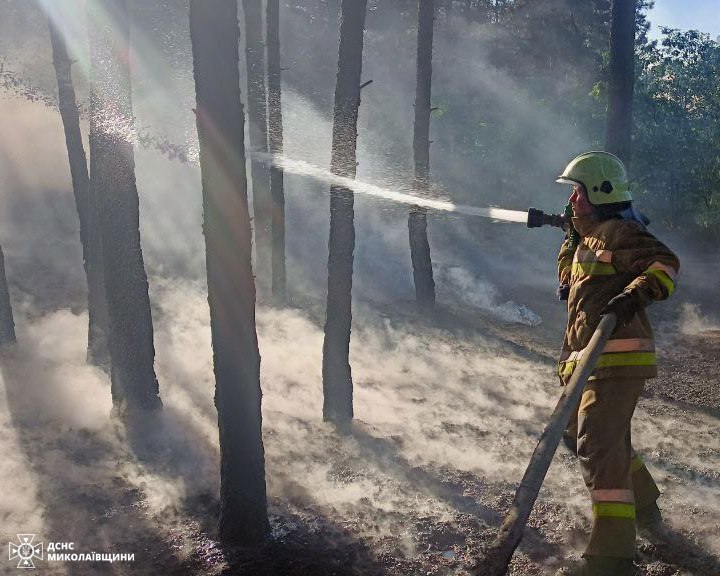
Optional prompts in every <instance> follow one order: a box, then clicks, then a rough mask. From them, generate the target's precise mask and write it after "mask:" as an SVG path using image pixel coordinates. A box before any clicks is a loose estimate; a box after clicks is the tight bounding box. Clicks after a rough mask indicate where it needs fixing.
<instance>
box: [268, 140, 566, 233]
mask: <svg viewBox="0 0 720 576" xmlns="http://www.w3.org/2000/svg"><path fill="white" fill-rule="evenodd" d="M255 155H256V156H258V157H261V159H262V160H263V161H270V162H271V163H272V164H273V165H274V166H277V167H278V168H281V169H282V170H283V171H284V172H286V173H289V174H297V175H299V176H307V177H309V178H313V179H315V180H319V181H321V182H324V183H326V184H330V185H332V186H341V187H343V188H347V189H348V190H352V191H353V192H356V193H358V194H364V195H366V196H373V197H375V198H379V199H381V200H386V201H390V202H397V203H400V204H408V205H411V206H420V207H421V208H427V209H428V210H436V211H439V212H451V213H453V214H464V215H467V216H480V217H483V218H492V219H493V220H503V221H505V222H518V223H525V224H526V225H527V227H528V228H539V227H540V226H555V227H557V228H566V226H567V224H568V223H569V222H570V218H571V217H572V211H571V210H570V211H568V208H567V207H566V209H565V213H564V214H545V212H543V211H542V210H538V209H537V208H530V209H528V211H527V212H523V211H521V210H505V209H503V208H494V207H488V208H478V207H475V206H467V205H464V204H455V203H454V202H450V201H449V200H435V199H432V198H423V197H421V196H416V195H415V194H410V193H408V192H398V191H397V190H390V189H389V188H385V187H383V186H378V185H376V184H369V183H367V182H363V181H361V180H355V179H353V178H346V177H343V176H338V175H337V174H333V173H332V172H330V171H329V170H327V169H325V168H322V167H321V166H317V165H315V164H311V163H310V162H306V161H304V160H294V159H291V158H288V157H287V156H283V155H275V156H271V155H269V154H255Z"/></svg>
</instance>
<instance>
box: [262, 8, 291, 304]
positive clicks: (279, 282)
mask: <svg viewBox="0 0 720 576" xmlns="http://www.w3.org/2000/svg"><path fill="white" fill-rule="evenodd" d="M265 21H266V22H265V24H266V26H267V69H268V130H269V141H270V154H272V155H273V157H274V156H275V155H280V154H282V152H283V119H282V105H281V94H282V90H281V82H280V0H267V11H266V13H265ZM270 196H271V197H272V296H273V301H274V302H275V304H283V303H284V302H285V298H286V282H285V192H284V190H283V171H282V168H280V167H279V166H276V165H275V164H274V163H273V164H272V165H271V166H270Z"/></svg>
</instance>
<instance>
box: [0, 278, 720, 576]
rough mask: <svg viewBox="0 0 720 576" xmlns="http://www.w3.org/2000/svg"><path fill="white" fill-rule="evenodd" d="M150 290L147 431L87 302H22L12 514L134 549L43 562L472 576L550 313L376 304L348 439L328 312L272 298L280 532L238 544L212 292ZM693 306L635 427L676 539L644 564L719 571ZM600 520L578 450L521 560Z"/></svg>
mask: <svg viewBox="0 0 720 576" xmlns="http://www.w3.org/2000/svg"><path fill="white" fill-rule="evenodd" d="M154 285H155V289H154V291H153V296H154V298H153V300H154V302H156V303H158V304H156V306H155V323H156V337H155V339H156V346H157V354H158V356H157V368H158V377H159V380H160V382H161V390H162V394H163V401H164V410H163V413H162V414H161V415H159V416H158V418H157V420H156V421H154V422H148V423H144V424H142V423H139V424H138V425H137V426H136V427H134V428H133V429H132V431H131V430H130V429H126V428H124V427H123V426H121V425H120V424H119V423H117V422H115V421H114V420H113V419H112V418H111V417H110V416H109V413H110V410H111V406H110V395H109V383H108V379H107V377H106V376H105V375H104V374H103V373H102V372H100V371H97V370H96V369H93V368H90V367H88V366H87V365H86V364H85V362H84V358H85V347H84V332H85V329H86V320H87V319H86V316H85V315H84V314H83V313H73V312H72V311H70V310H60V311H55V312H50V313H47V314H43V315H40V316H37V317H32V316H26V315H25V314H23V313H22V312H21V313H20V314H19V317H18V320H17V321H18V327H19V339H20V342H21V343H22V346H21V347H20V348H19V349H18V350H17V351H16V353H15V354H14V355H12V356H11V357H7V358H4V359H3V363H2V383H3V394H2V396H1V398H2V407H1V408H2V410H1V414H2V424H1V428H0V433H1V434H2V441H3V446H4V448H5V451H6V463H5V465H4V466H3V470H2V478H1V482H2V486H3V489H4V493H3V497H2V498H0V503H1V505H2V510H1V513H2V518H3V525H4V526H5V527H6V531H7V532H8V533H13V532H18V533H30V532H32V533H35V534H37V535H38V537H41V538H42V539H44V540H45V542H51V541H66V542H67V541H70V542H74V543H75V547H76V550H82V551H95V552H102V553H106V552H108V553H128V552H131V553H134V554H135V561H134V562H133V563H132V564H130V563H114V564H107V563H84V564H82V563H73V562H68V563H66V564H64V565H63V564H58V563H53V565H50V564H49V563H46V564H45V565H42V564H41V561H36V562H38V567H39V569H38V573H43V574H105V573H106V574H160V573H162V574H198V575H210V574H247V575H251V574H252V575H256V574H268V575H269V574H277V575H281V574H283V575H285V574H287V575H300V574H306V575H311V574H312V575H325V574H327V575H330V574H338V575H340V574H368V575H369V574H387V575H411V574H412V575H416V574H437V575H441V574H443V575H444V574H447V575H450V574H465V573H466V572H467V570H468V568H469V567H470V566H471V564H472V561H473V559H474V556H475V555H476V554H477V553H478V552H479V551H480V549H481V548H482V546H483V545H485V544H487V543H488V542H489V541H490V540H491V539H492V538H493V537H494V535H495V532H496V529H497V527H498V525H499V523H500V521H501V520H502V515H503V514H504V512H505V510H506V508H507V506H508V505H509V502H510V500H511V498H512V495H513V493H514V489H515V487H516V485H517V483H518V481H519V479H520V477H521V475H522V473H523V471H524V468H525V465H526V464H527V462H528V459H529V456H530V453H531V451H532V450H533V448H534V446H535V443H536V441H537V438H538V435H539V433H540V432H541V430H542V428H543V426H544V424H545V422H546V421H547V418H548V416H549V414H550V411H551V410H552V407H553V406H554V403H555V400H556V398H557V395H558V387H557V383H556V380H555V378H554V376H553V355H554V342H552V339H551V337H550V336H551V332H552V330H550V328H549V327H543V325H541V326H540V327H528V326H520V325H517V324H515V325H513V324H510V323H507V322H504V321H502V320H498V319H497V317H496V315H494V314H491V313H488V312H483V311H480V310H477V309H474V310H472V311H471V310H469V309H457V310H448V309H445V310H443V311H440V313H439V314H438V315H437V316H436V317H435V318H434V319H432V320H428V319H426V318H418V317H417V316H416V315H415V313H414V312H413V311H412V307H411V306H410V305H409V304H408V305H402V304H398V305H395V306H392V307H388V306H386V307H384V308H383V309H377V308H370V307H360V310H359V311H357V312H356V317H357V325H358V327H357V328H356V329H355V331H354V333H353V342H352V348H351V358H352V361H353V369H354V380H355V410H356V420H355V422H354V424H353V426H352V429H351V430H349V431H345V432H343V433H341V432H338V431H337V430H335V429H334V427H333V426H331V425H330V424H327V423H323V422H322V420H321V407H322V395H321V374H320V366H321V350H322V329H321V327H320V325H319V322H318V317H317V315H315V314H313V313H312V312H308V311H303V310H297V309H295V310H292V309H290V310H284V311H279V310H272V309H264V308H261V309H260V310H259V313H258V331H259V337H260V346H261V352H262V355H263V360H262V366H263V391H264V404H263V417H264V442H265V450H266V459H267V484H268V494H269V499H270V511H271V525H272V538H271V541H270V542H269V544H268V545H267V547H265V548H261V549H252V550H227V549H225V550H223V549H222V548H221V547H220V546H219V544H218V543H217V541H216V539H215V538H216V531H215V522H216V519H217V507H218V502H217V493H218V460H219V453H218V447H217V431H216V414H215V410H214V406H213V380H212V370H211V363H210V362H211V361H210V358H211V353H210V352H211V351H210V334H209V325H208V320H207V310H206V301H205V295H204V293H203V290H202V289H201V287H200V286H197V285H193V284H190V283H179V282H166V281H165V282H164V281H156V282H155V283H154ZM178 311H182V312H181V313H179V312H178ZM470 312H472V313H470ZM692 314H693V311H692V309H688V310H686V311H685V313H684V316H683V317H684V318H685V324H682V325H681V326H680V329H678V330H676V331H675V332H674V333H673V334H672V335H668V336H667V337H666V339H665V340H666V341H665V342H663V344H662V350H663V351H662V369H661V374H660V377H659V378H658V379H657V380H655V381H653V382H652V383H651V384H650V385H649V386H648V390H647V393H646V394H645V396H644V397H643V399H642V400H641V402H640V404H639V406H638V409H637V411H636V416H635V420H634V430H633V433H634V444H635V446H636V448H637V449H638V450H639V451H640V452H641V453H642V454H643V456H644V458H645V460H646V462H647V463H648V465H649V468H650V469H651V471H652V473H653V474H654V476H655V477H656V479H657V480H658V483H659V485H660V487H661V489H662V490H663V497H662V499H661V501H660V503H661V506H662V508H663V511H664V515H665V518H666V521H667V522H668V524H669V525H670V527H671V528H672V529H673V531H674V533H675V542H674V544H673V545H672V546H669V547H656V546H653V545H652V544H650V543H649V542H645V541H642V540H640V541H639V546H638V556H637V565H638V567H639V573H640V574H642V575H652V576H661V575H663V576H665V575H667V576H670V575H677V574H692V575H698V576H701V575H702V576H705V575H707V576H710V575H716V574H718V573H719V571H720V558H719V557H718V553H720V547H719V546H718V542H720V538H719V536H720V495H719V490H720V439H719V438H718V435H719V434H720V432H719V431H718V413H719V412H718V408H719V406H718V404H717V376H716V374H715V373H714V371H715V368H716V366H717V356H716V354H717V352H716V351H717V350H718V344H719V343H720V332H718V331H717V330H702V328H703V327H702V326H699V327H698V326H691V324H692V321H693V318H692ZM688 318H689V320H688ZM468 319H470V320H468ZM683 326H685V327H687V326H690V328H691V329H692V330H693V332H688V329H682V328H683ZM698 328H700V329H701V330H700V331H699V332H694V330H696V329H698ZM299 335H300V336H301V337H299ZM703 346H704V347H705V348H703ZM188 350H193V351H194V353H193V354H188V353H187V352H188ZM688 351H693V354H695V356H693V357H692V358H693V362H688V361H687V358H688V353H689V352H688ZM700 375H702V377H701V376H700ZM590 521H591V519H590V515H589V503H588V497H587V494H586V492H585V488H584V486H583V484H582V481H581V477H580V472H579V469H578V467H577V465H576V463H575V461H574V458H573V457H572V456H571V455H570V454H569V453H568V452H567V451H565V449H564V448H560V449H559V451H558V454H557V455H556V458H555V461H554V463H553V465H552V467H551V469H550V471H549V473H548V477H547V480H546V482H545V485H544V487H543V489H542V491H541V494H540V497H539V499H538V503H537V505H536V507H535V510H534V512H533V514H532V516H531V518H530V522H529V526H528V528H527V530H526V535H525V538H524V541H523V543H522V544H521V546H520V548H519V550H518V552H517V553H516V555H515V557H514V560H513V562H512V565H511V569H510V572H509V573H510V574H513V575H544V574H553V573H554V571H555V570H556V569H557V568H558V567H559V566H560V565H561V563H562V562H563V561H564V559H565V558H567V557H571V556H573V555H574V556H577V555H578V554H579V552H580V551H581V550H582V546H583V542H584V538H585V535H586V533H587V531H588V529H589V526H590ZM53 566H54V568H53ZM3 570H4V573H7V574H11V573H15V570H16V568H15V566H14V565H8V564H7V563H6V564H5V565H4V566H3Z"/></svg>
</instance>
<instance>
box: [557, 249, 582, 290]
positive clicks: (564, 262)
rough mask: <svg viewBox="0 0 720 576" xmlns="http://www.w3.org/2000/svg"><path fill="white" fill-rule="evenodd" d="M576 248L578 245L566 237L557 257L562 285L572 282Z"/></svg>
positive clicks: (559, 278)
mask: <svg viewBox="0 0 720 576" xmlns="http://www.w3.org/2000/svg"><path fill="white" fill-rule="evenodd" d="M576 249H577V246H572V245H571V241H570V239H569V238H566V239H565V242H563V243H562V246H560V253H559V254H558V257H557V268H558V280H559V281H560V285H561V286H562V285H565V284H569V283H570V272H571V270H572V261H573V257H574V256H575V250H576Z"/></svg>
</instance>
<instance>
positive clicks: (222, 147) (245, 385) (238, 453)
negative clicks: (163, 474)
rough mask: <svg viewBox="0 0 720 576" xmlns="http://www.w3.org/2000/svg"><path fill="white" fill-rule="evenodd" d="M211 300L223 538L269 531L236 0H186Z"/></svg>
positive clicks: (256, 537) (254, 538) (256, 539)
mask: <svg viewBox="0 0 720 576" xmlns="http://www.w3.org/2000/svg"><path fill="white" fill-rule="evenodd" d="M190 38H191V41H192V51H193V62H194V73H195V94H196V98H197V109H196V119H197V129H198V138H199V141H200V169H201V173H202V187H203V212H204V230H205V246H206V251H205V253H206V264H207V283H208V303H209V305H210V328H211V333H212V345H213V358H214V365H215V406H216V407H217V411H218V427H219V430H220V521H219V533H220V538H221V539H222V541H223V542H226V543H237V544H242V545H253V544H259V543H261V542H262V541H263V540H264V539H265V538H266V537H267V534H268V532H269V523H268V517H267V497H266V489H265V453H264V449H263V442H262V414H261V397H262V393H261V389H260V353H259V350H258V341H257V333H256V329H255V283H254V280H253V271H252V260H251V252H252V233H251V229H250V214H249V210H248V198H247V180H246V173H245V143H244V118H243V114H242V102H241V100H240V77H239V73H238V63H239V55H238V41H239V28H238V19H237V2H236V0H190Z"/></svg>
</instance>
